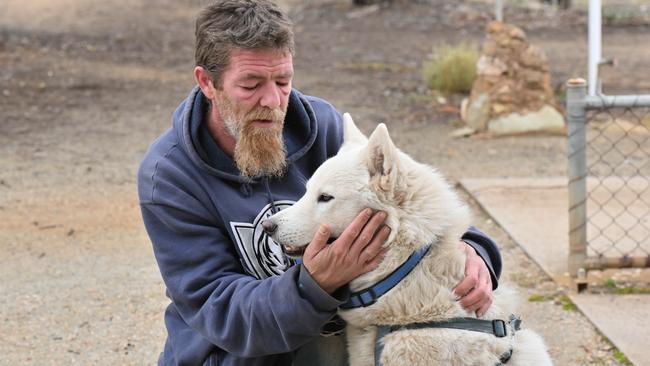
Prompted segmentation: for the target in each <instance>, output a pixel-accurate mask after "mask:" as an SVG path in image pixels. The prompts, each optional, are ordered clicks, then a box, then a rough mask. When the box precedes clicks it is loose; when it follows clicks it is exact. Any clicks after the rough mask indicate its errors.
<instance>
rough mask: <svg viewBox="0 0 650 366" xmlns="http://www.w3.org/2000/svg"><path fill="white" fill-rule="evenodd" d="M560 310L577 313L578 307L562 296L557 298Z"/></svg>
mask: <svg viewBox="0 0 650 366" xmlns="http://www.w3.org/2000/svg"><path fill="white" fill-rule="evenodd" d="M559 300H560V304H561V305H562V309H564V310H566V311H578V307H577V306H576V305H575V304H574V303H573V302H572V301H571V299H569V297H568V296H566V295H562V296H560V298H559Z"/></svg>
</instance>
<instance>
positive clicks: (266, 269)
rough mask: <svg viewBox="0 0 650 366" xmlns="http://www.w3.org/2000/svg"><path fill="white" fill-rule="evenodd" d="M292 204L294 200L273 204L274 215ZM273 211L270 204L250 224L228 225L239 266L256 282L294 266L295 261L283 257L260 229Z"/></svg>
mask: <svg viewBox="0 0 650 366" xmlns="http://www.w3.org/2000/svg"><path fill="white" fill-rule="evenodd" d="M294 203H295V201H286V200H285V201H276V202H274V204H275V209H276V212H277V211H280V210H282V209H285V208H287V207H289V206H291V205H293V204H294ZM272 208H273V205H271V204H270V203H269V204H268V205H266V206H264V208H262V211H260V213H259V214H258V215H257V217H255V220H253V223H252V224H251V223H247V222H230V227H231V228H232V232H233V234H234V236H235V242H236V243H237V250H238V251H239V255H240V257H241V262H242V265H243V266H244V269H245V270H246V271H247V272H248V273H250V274H251V275H253V276H255V277H257V278H258V279H263V278H267V277H270V276H275V275H279V274H282V273H284V271H286V270H287V269H288V268H289V267H291V266H292V265H294V262H293V261H292V260H291V259H289V258H287V256H285V255H284V253H283V252H282V248H281V247H280V245H279V244H278V243H276V242H275V241H273V239H271V238H270V237H269V236H268V235H266V233H265V232H264V230H263V229H262V225H261V222H262V221H263V220H264V219H266V218H268V217H269V216H271V215H273V214H274V213H275V212H273V209H272Z"/></svg>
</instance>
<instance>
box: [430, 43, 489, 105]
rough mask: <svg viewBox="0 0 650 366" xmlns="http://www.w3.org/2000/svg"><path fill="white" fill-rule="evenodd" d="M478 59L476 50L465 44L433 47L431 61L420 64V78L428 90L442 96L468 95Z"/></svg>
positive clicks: (474, 76) (474, 77)
mask: <svg viewBox="0 0 650 366" xmlns="http://www.w3.org/2000/svg"><path fill="white" fill-rule="evenodd" d="M478 57H479V53H478V50H477V48H476V47H475V46H473V45H470V44H467V43H461V44H458V45H456V46H450V45H446V44H443V45H440V46H437V47H434V49H433V57H432V59H431V60H427V61H424V63H423V64H422V76H423V78H424V81H425V82H426V83H427V86H428V87H429V88H431V89H435V90H438V91H440V92H442V93H444V94H455V93H469V92H470V91H471V90H472V84H474V80H475V79H476V61H477V60H478Z"/></svg>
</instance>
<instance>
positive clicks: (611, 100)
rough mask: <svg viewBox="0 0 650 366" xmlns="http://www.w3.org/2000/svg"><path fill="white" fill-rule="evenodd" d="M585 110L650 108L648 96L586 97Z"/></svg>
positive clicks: (649, 97)
mask: <svg viewBox="0 0 650 366" xmlns="http://www.w3.org/2000/svg"><path fill="white" fill-rule="evenodd" d="M585 107H586V108H587V109H597V108H608V107H609V108H634V107H650V95H614V96H608V95H588V96H587V97H586V98H585Z"/></svg>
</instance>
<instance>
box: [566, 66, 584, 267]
mask: <svg viewBox="0 0 650 366" xmlns="http://www.w3.org/2000/svg"><path fill="white" fill-rule="evenodd" d="M586 93H587V87H586V81H585V80H584V79H571V80H569V81H568V83H567V124H568V147H567V153H568V160H569V162H568V163H569V166H568V175H569V258H568V264H567V267H568V270H569V274H570V275H571V276H577V274H578V271H579V270H580V268H584V262H585V260H586V258H587V151H586V148H587V142H586V140H587V132H586V127H587V110H586V108H585V102H584V100H585V96H586Z"/></svg>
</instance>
